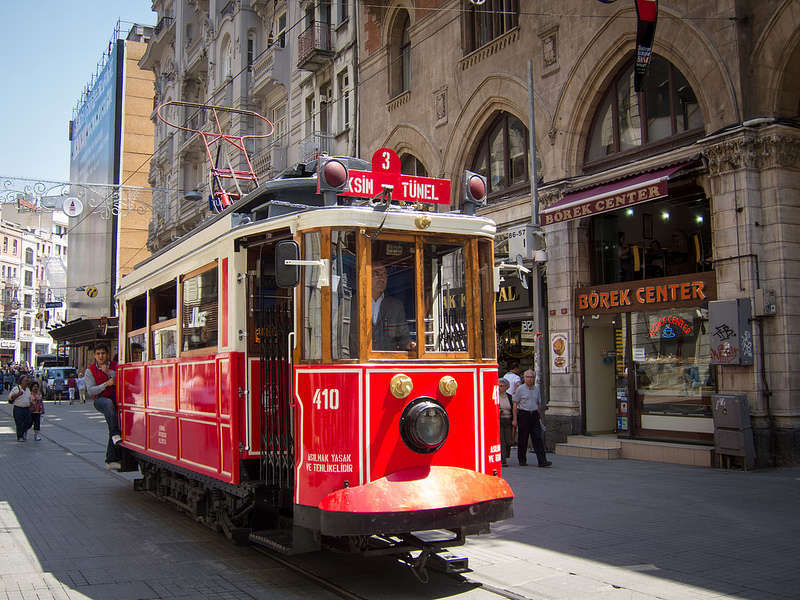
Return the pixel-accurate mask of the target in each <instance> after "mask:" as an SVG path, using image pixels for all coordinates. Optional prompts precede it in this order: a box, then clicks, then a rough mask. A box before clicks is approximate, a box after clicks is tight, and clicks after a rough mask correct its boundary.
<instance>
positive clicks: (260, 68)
mask: <svg viewBox="0 0 800 600" xmlns="http://www.w3.org/2000/svg"><path fill="white" fill-rule="evenodd" d="M270 83H273V84H278V83H280V84H283V85H284V86H286V87H287V88H288V83H289V50H288V49H286V48H281V47H280V46H279V45H278V44H273V45H272V46H270V47H269V48H268V49H267V50H266V52H264V53H263V54H262V55H261V56H260V57H259V58H258V60H256V61H255V63H253V74H252V83H251V85H252V88H253V92H254V93H258V92H260V91H261V90H262V89H263V88H265V87H266V86H268V85H269V84H270Z"/></svg>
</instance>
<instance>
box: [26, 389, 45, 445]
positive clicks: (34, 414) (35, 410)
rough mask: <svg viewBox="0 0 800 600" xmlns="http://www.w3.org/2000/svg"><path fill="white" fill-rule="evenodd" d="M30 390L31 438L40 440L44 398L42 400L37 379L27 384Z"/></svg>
mask: <svg viewBox="0 0 800 600" xmlns="http://www.w3.org/2000/svg"><path fill="white" fill-rule="evenodd" d="M28 389H30V392H31V421H32V422H33V439H34V440H36V441H37V442H38V441H41V439H42V436H41V433H40V432H41V429H42V417H43V416H44V400H42V391H41V386H40V385H39V382H38V381H32V382H31V383H30V385H29V386H28Z"/></svg>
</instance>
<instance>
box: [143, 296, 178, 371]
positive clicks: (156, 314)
mask: <svg viewBox="0 0 800 600" xmlns="http://www.w3.org/2000/svg"><path fill="white" fill-rule="evenodd" d="M177 307H178V284H177V282H176V281H170V282H169V283H167V284H165V285H162V286H160V287H158V288H156V289H154V290H151V291H150V314H151V315H152V316H151V320H150V323H151V326H150V328H151V331H152V334H153V346H152V348H153V358H154V359H156V360H158V359H162V358H175V357H176V356H177V355H178V353H177V348H178V339H177V338H178V326H177V325H178V320H177Z"/></svg>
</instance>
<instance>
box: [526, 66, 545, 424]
mask: <svg viewBox="0 0 800 600" xmlns="http://www.w3.org/2000/svg"><path fill="white" fill-rule="evenodd" d="M528 105H529V106H528V110H529V111H530V128H529V129H528V134H529V138H530V139H529V143H528V147H529V148H530V152H529V153H528V161H529V163H530V167H529V169H528V172H529V173H530V176H531V225H532V226H533V237H534V253H533V269H531V270H532V273H531V295H532V296H533V315H534V331H535V334H534V335H535V341H534V361H535V363H534V364H535V366H534V368H535V369H536V381H537V382H539V384H540V386H541V388H540V389H541V392H542V410H543V411H544V409H545V408H546V407H547V403H548V402H549V400H550V386H549V377H548V375H549V373H548V370H547V369H545V368H544V364H543V361H544V358H543V352H542V344H543V343H544V338H545V337H546V333H547V322H546V318H547V317H546V312H545V310H544V300H543V298H542V276H541V273H540V272H539V267H540V265H541V268H542V270H544V268H545V264H546V263H544V262H541V261H540V259H539V254H537V251H538V250H542V249H543V248H542V242H543V241H544V234H543V233H542V228H541V225H540V223H539V177H538V174H537V172H536V118H535V114H534V108H533V62H532V61H530V60H529V61H528ZM537 259H539V260H537Z"/></svg>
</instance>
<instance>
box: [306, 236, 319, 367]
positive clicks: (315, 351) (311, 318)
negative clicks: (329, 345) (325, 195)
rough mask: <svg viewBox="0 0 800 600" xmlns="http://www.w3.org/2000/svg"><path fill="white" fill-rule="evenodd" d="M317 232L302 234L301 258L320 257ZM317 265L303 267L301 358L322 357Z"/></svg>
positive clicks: (315, 358)
mask: <svg viewBox="0 0 800 600" xmlns="http://www.w3.org/2000/svg"><path fill="white" fill-rule="evenodd" d="M321 244H322V242H321V239H320V234H319V232H314V233H307V234H305V236H303V254H304V256H303V258H304V259H305V260H319V259H320V257H321ZM318 278H319V267H305V268H304V269H303V297H304V298H305V302H304V303H303V358H305V359H308V360H319V359H321V358H322V290H321V289H320V288H318V287H317V280H318Z"/></svg>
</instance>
